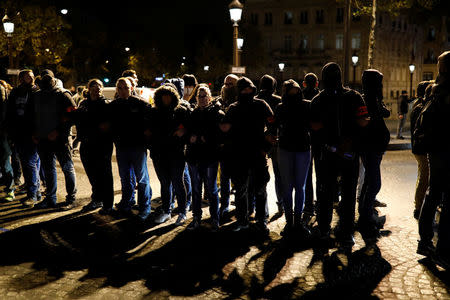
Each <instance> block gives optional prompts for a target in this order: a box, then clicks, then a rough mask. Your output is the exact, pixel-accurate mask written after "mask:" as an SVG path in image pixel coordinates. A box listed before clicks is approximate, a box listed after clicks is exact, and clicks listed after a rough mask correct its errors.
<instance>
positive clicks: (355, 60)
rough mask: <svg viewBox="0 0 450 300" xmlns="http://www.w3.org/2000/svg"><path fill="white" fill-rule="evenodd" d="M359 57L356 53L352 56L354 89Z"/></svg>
mask: <svg viewBox="0 0 450 300" xmlns="http://www.w3.org/2000/svg"><path fill="white" fill-rule="evenodd" d="M358 61H359V56H358V54H356V52H354V53H353V55H352V63H353V88H354V87H355V86H356V66H357V65H358Z"/></svg>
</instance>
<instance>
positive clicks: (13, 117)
mask: <svg viewBox="0 0 450 300" xmlns="http://www.w3.org/2000/svg"><path fill="white" fill-rule="evenodd" d="M37 90H38V89H37V87H36V86H27V85H24V84H21V85H19V86H18V87H17V88H14V89H13V90H12V91H11V93H10V95H9V98H8V104H7V111H8V114H7V116H6V126H7V131H8V135H9V137H10V138H11V139H13V140H18V139H29V138H30V135H31V130H30V128H29V127H28V126H27V123H26V116H25V110H26V107H27V103H28V101H29V100H30V99H31V96H32V94H33V93H34V92H36V91H37Z"/></svg>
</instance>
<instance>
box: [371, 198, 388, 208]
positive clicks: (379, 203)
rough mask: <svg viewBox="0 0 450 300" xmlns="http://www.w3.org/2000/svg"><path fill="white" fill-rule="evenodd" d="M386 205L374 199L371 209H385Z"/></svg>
mask: <svg viewBox="0 0 450 300" xmlns="http://www.w3.org/2000/svg"><path fill="white" fill-rule="evenodd" d="M386 206H387V204H386V203H384V202H381V201H379V200H378V199H375V201H374V202H373V207H386Z"/></svg>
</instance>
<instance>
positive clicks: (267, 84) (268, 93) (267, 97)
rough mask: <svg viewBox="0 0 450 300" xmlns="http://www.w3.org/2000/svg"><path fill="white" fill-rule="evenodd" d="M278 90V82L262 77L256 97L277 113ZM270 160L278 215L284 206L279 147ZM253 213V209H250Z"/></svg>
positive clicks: (271, 152)
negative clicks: (276, 93)
mask: <svg viewBox="0 0 450 300" xmlns="http://www.w3.org/2000/svg"><path fill="white" fill-rule="evenodd" d="M276 89H277V81H276V80H275V78H273V77H272V76H270V75H267V74H266V75H264V76H263V77H261V80H260V84H259V93H258V95H257V96H256V97H257V98H258V99H261V100H264V101H266V102H267V104H269V106H270V108H271V109H272V111H274V112H275V108H276V107H277V106H278V104H280V103H281V97H280V96H278V95H275V91H276ZM269 158H270V159H271V160H272V168H273V174H274V179H275V194H276V195H277V206H278V213H279V214H283V212H284V204H283V197H282V192H281V177H280V168H279V162H278V147H272V149H271V150H270V152H269ZM250 211H252V209H250Z"/></svg>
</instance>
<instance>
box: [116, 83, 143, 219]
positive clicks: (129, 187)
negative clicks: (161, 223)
mask: <svg viewBox="0 0 450 300" xmlns="http://www.w3.org/2000/svg"><path fill="white" fill-rule="evenodd" d="M116 90H117V95H118V98H117V99H115V100H114V101H112V102H111V104H109V108H110V109H109V111H110V114H111V128H112V133H113V140H114V144H115V145H116V158H117V166H118V167H119V175H120V182H121V184H122V199H121V201H120V202H119V203H118V204H116V207H117V209H118V211H119V212H121V213H124V214H126V215H130V214H131V205H132V201H133V200H134V199H133V192H134V189H135V187H136V186H135V183H134V182H133V181H132V178H131V176H132V175H131V174H133V173H134V175H135V177H136V183H137V186H138V188H137V190H138V206H139V214H138V218H139V219H140V220H142V221H144V220H146V219H147V218H148V217H149V216H150V210H151V206H150V205H151V198H152V189H151V187H150V181H149V180H150V179H149V175H148V169H147V149H146V147H145V146H146V145H145V138H144V132H145V131H146V130H147V127H146V126H147V123H148V122H146V120H145V118H146V116H148V115H149V111H150V105H149V104H148V103H147V102H145V101H144V100H142V99H139V98H137V97H135V96H132V95H131V91H132V86H131V82H130V81H129V80H128V79H127V78H124V77H122V78H119V79H118V80H117V83H116Z"/></svg>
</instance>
